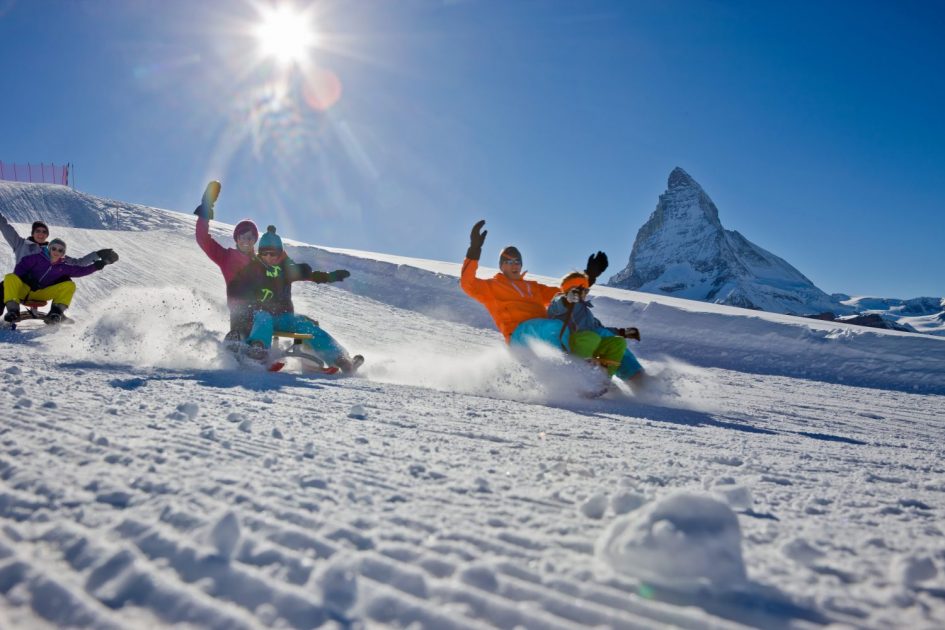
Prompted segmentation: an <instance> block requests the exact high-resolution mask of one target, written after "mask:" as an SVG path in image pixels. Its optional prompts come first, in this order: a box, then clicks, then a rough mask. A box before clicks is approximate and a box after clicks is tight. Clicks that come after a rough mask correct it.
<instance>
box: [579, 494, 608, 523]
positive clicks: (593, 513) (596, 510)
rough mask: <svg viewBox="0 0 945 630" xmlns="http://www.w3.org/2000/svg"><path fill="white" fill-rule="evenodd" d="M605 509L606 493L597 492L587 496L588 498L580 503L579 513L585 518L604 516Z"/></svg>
mask: <svg viewBox="0 0 945 630" xmlns="http://www.w3.org/2000/svg"><path fill="white" fill-rule="evenodd" d="M606 511H607V495H606V494H604V493H603V492H598V493H597V494H595V495H592V496H590V497H588V499H587V500H586V501H585V502H584V503H582V504H581V514H583V515H584V516H586V517H587V518H593V519H601V518H604V513H605V512H606Z"/></svg>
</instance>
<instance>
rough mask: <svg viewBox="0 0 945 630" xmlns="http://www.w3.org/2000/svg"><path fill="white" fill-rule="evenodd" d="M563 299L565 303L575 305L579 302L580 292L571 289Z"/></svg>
mask: <svg viewBox="0 0 945 630" xmlns="http://www.w3.org/2000/svg"><path fill="white" fill-rule="evenodd" d="M564 299H565V301H566V302H570V303H571V304H577V303H578V302H580V301H581V290H580V289H571V290H570V291H568V292H567V293H565V294H564Z"/></svg>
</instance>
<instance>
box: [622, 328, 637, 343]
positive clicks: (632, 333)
mask: <svg viewBox="0 0 945 630" xmlns="http://www.w3.org/2000/svg"><path fill="white" fill-rule="evenodd" d="M617 334H618V335H620V336H621V337H624V338H625V339H636V340H637V341H640V330H639V329H638V328H634V327H633V326H631V327H630V328H618V329H617Z"/></svg>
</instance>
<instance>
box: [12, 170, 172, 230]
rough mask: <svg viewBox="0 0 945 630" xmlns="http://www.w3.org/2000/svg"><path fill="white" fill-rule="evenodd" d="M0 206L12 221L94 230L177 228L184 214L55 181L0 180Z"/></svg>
mask: <svg viewBox="0 0 945 630" xmlns="http://www.w3.org/2000/svg"><path fill="white" fill-rule="evenodd" d="M0 209H2V210H3V214H4V215H5V216H6V218H7V220H8V221H10V222H11V223H32V222H33V221H36V220H37V219H41V220H43V221H45V222H46V223H47V224H49V225H58V226H68V227H77V228H85V229H94V230H122V231H125V230H129V231H142V230H159V229H167V228H174V227H178V226H180V225H182V224H184V222H185V220H186V219H185V215H181V214H178V213H175V212H168V211H167V210H161V209H159V208H151V207H148V206H142V205H139V204H134V203H127V202H124V201H114V200H111V199H103V198H101V197H94V196H92V195H87V194H85V193H82V192H79V191H76V190H72V189H71V188H69V187H68V186H59V185H56V184H24V183H18V182H0Z"/></svg>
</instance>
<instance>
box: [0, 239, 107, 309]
mask: <svg viewBox="0 0 945 630" xmlns="http://www.w3.org/2000/svg"><path fill="white" fill-rule="evenodd" d="M65 256H66V244H65V242H64V241H63V240H62V239H58V238H54V239H53V240H51V241H49V246H48V247H47V248H44V249H43V250H42V251H41V252H39V253H38V254H31V255H29V256H26V257H25V258H23V260H21V261H20V262H18V263H17V264H16V267H15V268H14V269H13V273H8V274H7V275H6V276H5V277H4V278H3V301H4V303H5V304H6V308H7V313H6V315H4V316H3V319H5V320H6V321H8V322H15V321H17V320H18V319H19V318H20V303H21V302H25V301H37V302H45V301H46V300H52V306H51V307H50V308H49V313H48V314H47V315H46V318H45V321H46V323H47V324H58V323H59V322H61V321H62V318H63V315H64V313H65V310H66V309H67V308H69V304H71V303H72V296H73V294H75V282H73V281H72V280H71V278H80V277H82V276H87V275H89V274H91V273H95V272H96V271H99V270H101V269H102V268H103V267H104V266H105V265H107V264H109V263H107V262H106V261H105V260H104V259H99V260H96V261H95V262H94V263H92V264H91V265H86V266H79V265H73V264H70V263H68V262H66V261H65Z"/></svg>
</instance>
